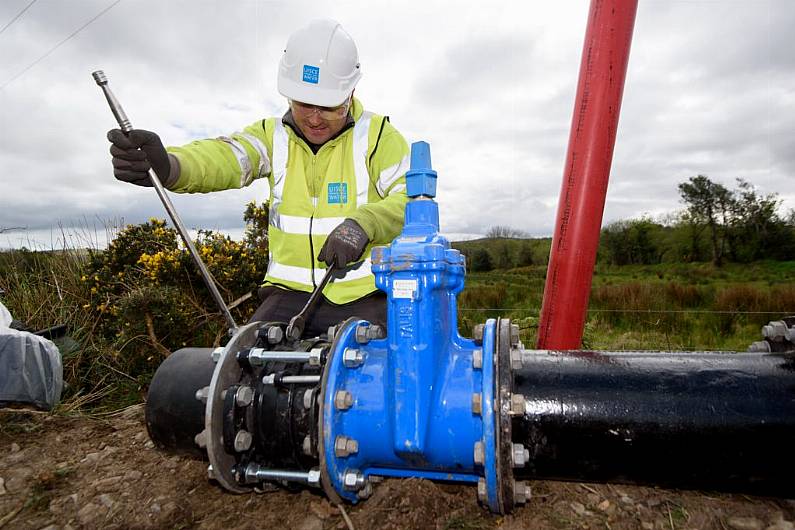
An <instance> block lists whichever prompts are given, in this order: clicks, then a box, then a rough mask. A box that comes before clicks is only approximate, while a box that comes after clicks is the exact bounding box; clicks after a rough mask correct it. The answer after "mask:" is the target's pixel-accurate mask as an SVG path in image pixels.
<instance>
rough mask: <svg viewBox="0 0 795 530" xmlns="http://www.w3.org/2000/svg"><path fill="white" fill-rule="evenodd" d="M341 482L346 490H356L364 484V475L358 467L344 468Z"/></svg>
mask: <svg viewBox="0 0 795 530" xmlns="http://www.w3.org/2000/svg"><path fill="white" fill-rule="evenodd" d="M342 484H343V486H344V487H345V489H346V490H348V491H358V490H360V489H362V487H363V486H364V475H363V474H362V473H361V472H360V471H359V470H358V469H351V470H345V474H344V475H343V477H342Z"/></svg>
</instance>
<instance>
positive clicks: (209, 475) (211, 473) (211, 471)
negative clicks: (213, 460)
mask: <svg viewBox="0 0 795 530" xmlns="http://www.w3.org/2000/svg"><path fill="white" fill-rule="evenodd" d="M207 478H208V479H210V480H215V470H214V469H213V465H212V464H210V465H209V466H207Z"/></svg>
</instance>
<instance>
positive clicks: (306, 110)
mask: <svg viewBox="0 0 795 530" xmlns="http://www.w3.org/2000/svg"><path fill="white" fill-rule="evenodd" d="M350 106H351V100H350V98H348V99H347V100H346V101H345V103H343V104H342V105H338V106H336V107H319V106H317V105H310V104H308V103H301V102H300V101H295V100H292V99H291V100H290V108H291V109H292V110H293V113H294V114H300V115H301V116H305V117H309V116H310V115H312V113H313V112H317V114H318V116H320V117H321V118H322V119H324V120H338V119H340V118H342V117H344V116H345V115H346V114H348V109H349V108H350Z"/></svg>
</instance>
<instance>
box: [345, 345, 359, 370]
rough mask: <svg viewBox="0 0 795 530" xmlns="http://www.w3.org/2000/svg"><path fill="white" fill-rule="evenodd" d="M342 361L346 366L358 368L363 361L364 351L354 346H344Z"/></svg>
mask: <svg viewBox="0 0 795 530" xmlns="http://www.w3.org/2000/svg"><path fill="white" fill-rule="evenodd" d="M342 363H343V364H344V365H345V367H346V368H358V367H359V366H361V365H362V364H363V363H364V353H362V351H361V350H358V349H356V348H345V351H344V352H342Z"/></svg>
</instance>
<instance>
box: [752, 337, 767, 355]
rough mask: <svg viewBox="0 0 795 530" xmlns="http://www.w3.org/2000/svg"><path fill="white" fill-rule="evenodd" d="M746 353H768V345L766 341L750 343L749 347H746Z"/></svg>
mask: <svg viewBox="0 0 795 530" xmlns="http://www.w3.org/2000/svg"><path fill="white" fill-rule="evenodd" d="M748 351H749V352H751V353H770V343H769V342H767V341H766V340H758V341H756V342H752V343H751V345H750V346H748Z"/></svg>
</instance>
